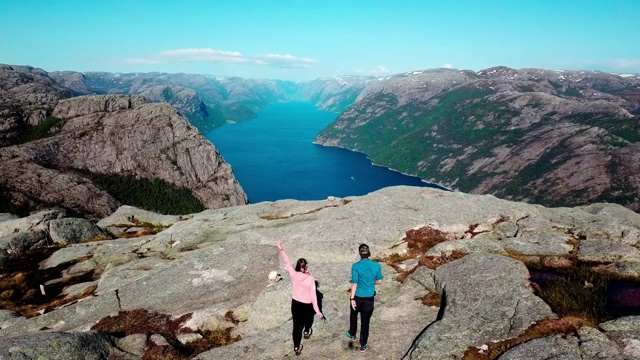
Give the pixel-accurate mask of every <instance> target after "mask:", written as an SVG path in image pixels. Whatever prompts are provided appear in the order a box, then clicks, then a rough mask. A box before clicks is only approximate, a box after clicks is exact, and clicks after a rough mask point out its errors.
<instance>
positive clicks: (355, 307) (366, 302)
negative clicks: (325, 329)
mask: <svg viewBox="0 0 640 360" xmlns="http://www.w3.org/2000/svg"><path fill="white" fill-rule="evenodd" d="M358 252H359V253H360V261H358V262H356V263H354V264H353V265H351V310H350V312H351V314H350V318H349V331H347V337H348V338H349V339H351V341H355V340H356V333H357V332H358V313H360V325H361V329H360V351H362V352H365V351H366V350H367V348H369V344H368V342H367V341H368V340H369V322H370V320H371V315H373V298H374V296H375V294H376V287H375V285H378V284H381V283H382V279H383V276H382V270H381V268H380V264H378V263H377V262H376V261H373V260H371V259H369V257H370V256H371V252H370V251H369V246H368V245H367V244H361V245H360V247H358Z"/></svg>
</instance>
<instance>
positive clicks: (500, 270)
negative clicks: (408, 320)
mask: <svg viewBox="0 0 640 360" xmlns="http://www.w3.org/2000/svg"><path fill="white" fill-rule="evenodd" d="M528 278H529V271H528V270H527V268H526V267H525V266H524V265H523V264H522V263H521V262H519V261H517V260H514V259H511V258H508V257H504V256H500V255H493V254H472V255H468V256H466V257H464V258H462V259H460V260H457V261H453V262H450V263H448V264H445V265H443V266H441V267H439V268H438V269H437V270H436V273H435V280H436V285H437V290H438V292H440V293H441V294H442V309H441V311H442V316H441V317H440V318H439V319H438V320H437V321H436V322H435V323H433V324H430V325H428V326H427V327H426V328H425V331H424V332H423V333H422V335H420V337H418V339H417V341H416V343H415V345H414V346H413V348H412V349H411V352H410V356H409V358H411V359H433V360H438V359H445V358H451V357H460V356H461V355H462V354H463V353H464V351H465V350H466V349H467V348H468V347H469V346H481V345H482V344H484V343H486V342H488V341H491V340H500V339H508V338H512V337H516V336H518V335H520V334H521V333H522V332H523V331H524V330H525V329H527V328H528V327H529V326H531V325H532V324H534V323H535V322H536V321H539V320H543V319H552V318H555V317H556V316H555V315H554V314H553V312H552V311H551V309H550V308H549V306H548V305H547V304H545V303H544V301H542V299H540V298H538V297H537V296H535V295H534V294H533V292H532V290H531V288H530V287H529V282H528Z"/></svg>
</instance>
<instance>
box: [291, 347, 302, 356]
mask: <svg viewBox="0 0 640 360" xmlns="http://www.w3.org/2000/svg"><path fill="white" fill-rule="evenodd" d="M293 351H295V353H296V355H300V354H302V344H300V346H298V347H297V348H293Z"/></svg>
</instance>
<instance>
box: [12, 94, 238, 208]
mask: <svg viewBox="0 0 640 360" xmlns="http://www.w3.org/2000/svg"><path fill="white" fill-rule="evenodd" d="M53 116H55V117H56V118H58V119H61V120H62V121H61V122H60V123H59V124H58V125H57V127H56V129H55V134H54V135H53V136H50V137H48V138H45V139H41V140H37V141H32V142H29V143H27V144H24V145H22V146H19V147H10V148H6V149H1V150H4V151H0V160H2V162H3V164H9V163H11V164H12V165H11V166H2V167H1V168H0V178H1V179H2V180H0V181H2V184H0V185H2V187H4V188H5V189H8V190H7V191H6V192H7V193H9V194H10V196H11V198H12V199H13V201H14V202H15V203H16V204H17V205H18V206H22V207H29V208H34V207H35V208H39V207H41V206H42V205H43V204H40V203H39V201H40V202H43V201H44V200H46V199H48V198H51V199H52V200H51V201H49V200H47V201H44V202H46V203H48V204H49V206H51V205H52V204H57V205H58V206H61V207H64V208H68V209H71V210H73V211H74V212H76V213H82V212H83V211H84V212H85V213H89V214H91V215H94V216H96V215H99V216H104V215H103V214H109V213H110V212H112V211H113V210H115V208H116V207H117V206H119V203H118V202H117V201H114V200H113V198H111V197H110V196H109V195H108V194H104V192H103V191H96V189H95V185H93V184H92V183H91V181H89V180H87V179H85V178H83V177H82V175H81V174H78V172H77V170H82V171H88V172H91V173H97V174H117V175H123V176H124V175H131V176H135V177H141V178H146V179H155V178H159V179H162V180H165V181H167V182H169V183H171V184H175V185H176V186H178V187H185V188H188V189H190V190H191V191H192V193H193V194H194V195H195V196H196V198H198V199H199V200H200V201H201V202H202V203H203V204H204V205H205V206H206V207H207V208H220V207H228V206H235V205H243V204H246V203H247V198H246V195H245V194H244V192H243V191H242V188H241V187H240V185H239V184H238V182H237V181H236V179H235V177H234V176H233V172H232V170H231V167H230V166H229V165H228V164H227V163H225V162H224V160H223V159H222V157H221V156H220V154H219V153H218V152H217V150H216V149H215V147H214V146H213V145H212V144H211V143H210V142H208V141H207V140H206V139H205V138H204V137H203V136H202V135H201V134H200V133H199V132H198V131H197V130H196V129H195V128H194V127H193V126H191V125H190V124H189V122H188V121H187V120H186V119H185V118H183V117H182V116H181V115H180V114H179V113H178V112H177V111H176V110H175V109H174V108H172V107H171V106H169V105H167V104H158V103H148V102H147V100H146V99H144V98H143V97H142V96H126V95H106V96H96V95H93V96H92V95H90V96H83V97H76V98H72V99H68V100H63V101H61V102H60V103H59V104H58V106H56V108H55V110H54V111H53ZM34 176H35V177H37V178H40V179H42V180H40V181H35V180H34V178H33V177H34ZM56 176H58V177H56ZM54 177H55V178H56V181H50V180H51V179H50V178H54ZM47 179H48V180H47ZM79 187H80V188H82V189H83V191H82V192H81V194H78V193H77V192H76V191H74V189H76V188H79ZM84 190H86V191H84ZM24 194H28V196H25V195H24ZM70 195H73V196H70Z"/></svg>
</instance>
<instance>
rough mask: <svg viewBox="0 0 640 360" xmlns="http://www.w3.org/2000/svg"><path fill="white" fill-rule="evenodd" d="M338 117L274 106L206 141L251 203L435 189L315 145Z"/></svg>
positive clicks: (297, 105) (305, 106)
mask: <svg viewBox="0 0 640 360" xmlns="http://www.w3.org/2000/svg"><path fill="white" fill-rule="evenodd" d="M337 116H338V115H337V114H335V113H330V112H326V111H320V110H317V109H316V108H315V107H314V106H313V105H311V104H309V103H303V102H293V103H283V104H277V105H273V106H272V107H270V108H268V109H266V110H265V111H263V112H261V113H259V114H258V117H257V118H255V119H253V120H250V121H245V122H242V123H238V124H228V125H224V126H222V127H220V128H217V129H214V130H212V131H211V132H209V133H208V134H206V138H207V139H209V141H211V142H212V143H213V144H214V145H215V146H216V147H217V148H218V151H219V152H220V154H221V155H222V157H224V159H225V161H226V162H228V163H229V164H231V167H232V168H233V172H234V174H235V176H236V178H237V179H238V182H240V185H242V188H243V189H244V191H245V192H246V193H247V196H248V197H249V202H251V203H257V202H261V201H276V200H281V199H298V200H320V199H326V198H327V197H328V196H336V197H346V196H351V195H364V194H367V193H369V192H372V191H375V190H378V189H381V188H384V187H387V186H393V185H412V186H433V185H431V184H427V183H425V182H423V181H421V180H420V179H419V178H417V177H412V176H406V175H403V174H401V173H399V172H396V171H391V170H389V169H387V168H383V167H380V166H375V165H372V164H371V162H370V161H369V160H368V159H367V157H366V156H365V155H363V154H360V153H356V152H352V151H349V150H344V149H340V148H335V147H325V146H321V145H315V144H313V143H312V141H313V139H315V137H316V135H317V134H318V133H319V132H320V131H321V130H322V129H324V128H325V127H326V126H327V125H329V124H330V123H331V122H332V121H333V120H335V118H336V117H337Z"/></svg>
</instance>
